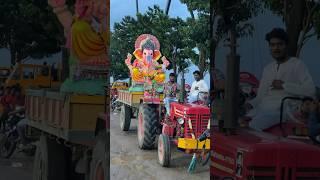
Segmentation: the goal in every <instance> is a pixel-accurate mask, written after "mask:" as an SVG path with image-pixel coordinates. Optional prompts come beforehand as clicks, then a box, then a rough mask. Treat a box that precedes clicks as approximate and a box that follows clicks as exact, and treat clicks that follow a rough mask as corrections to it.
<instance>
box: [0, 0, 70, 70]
mask: <svg viewBox="0 0 320 180" xmlns="http://www.w3.org/2000/svg"><path fill="white" fill-rule="evenodd" d="M0 24H1V27H0V47H1V48H7V49H8V50H9V51H10V54H11V64H14V63H15V61H16V60H17V61H21V60H23V59H25V58H27V57H31V58H36V59H40V58H43V57H46V56H50V55H51V54H53V53H57V52H59V51H60V45H61V44H62V43H63V42H64V35H63V29H62V27H61V26H60V24H59V23H58V21H57V19H56V17H55V15H54V14H53V13H52V11H51V9H49V8H48V5H47V3H42V2H40V1H32V0H10V1H2V3H0Z"/></svg>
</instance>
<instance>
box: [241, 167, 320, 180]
mask: <svg viewBox="0 0 320 180" xmlns="http://www.w3.org/2000/svg"><path fill="white" fill-rule="evenodd" d="M247 170H248V171H249V174H248V176H247V178H248V179H252V178H254V179H256V180H260V179H261V180H269V179H270V180H272V179H276V178H277V177H278V179H281V180H282V179H288V180H293V179H296V180H319V179H320V168H301V167H297V168H290V167H280V170H279V171H277V169H276V167H258V166H251V167H248V168H247ZM277 172H279V174H277Z"/></svg>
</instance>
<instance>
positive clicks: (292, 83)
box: [246, 28, 315, 131]
mask: <svg viewBox="0 0 320 180" xmlns="http://www.w3.org/2000/svg"><path fill="white" fill-rule="evenodd" d="M266 40H267V41H268V43H269V47H270V51H271V55H272V57H273V59H274V61H273V62H271V63H270V64H269V65H267V66H266V67H265V68H264V70H263V74H262V78H261V81H260V85H259V89H258V93H257V97H256V98H255V99H253V100H252V101H250V102H249V103H248V104H246V107H247V110H250V111H249V113H248V114H247V116H249V117H251V119H252V121H251V122H250V127H252V128H254V129H256V130H260V131H262V130H265V129H267V128H269V127H271V126H273V125H275V124H277V123H278V122H279V117H280V104H281V100H282V99H283V98H284V97H287V96H294V97H299V96H312V97H313V96H314V95H315V86H314V83H313V80H312V77H311V75H310V73H309V71H308V69H307V67H306V66H305V64H304V63H303V62H302V60H299V59H298V58H296V57H290V56H289V54H288V40H289V38H288V34H287V33H286V32H285V31H284V30H283V29H280V28H275V29H273V30H272V31H271V32H269V33H268V34H267V35H266Z"/></svg>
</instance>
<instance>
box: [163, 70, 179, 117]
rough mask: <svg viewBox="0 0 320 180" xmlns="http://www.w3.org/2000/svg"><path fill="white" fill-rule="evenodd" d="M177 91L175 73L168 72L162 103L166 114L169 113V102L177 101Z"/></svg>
mask: <svg viewBox="0 0 320 180" xmlns="http://www.w3.org/2000/svg"><path fill="white" fill-rule="evenodd" d="M178 92H179V85H178V84H177V82H176V75H175V74H174V73H170V75H169V81H168V82H167V83H166V84H165V86H164V103H165V107H166V111H167V115H170V103H171V102H176V101H177V95H178Z"/></svg>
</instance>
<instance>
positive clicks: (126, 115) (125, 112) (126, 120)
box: [120, 104, 132, 131]
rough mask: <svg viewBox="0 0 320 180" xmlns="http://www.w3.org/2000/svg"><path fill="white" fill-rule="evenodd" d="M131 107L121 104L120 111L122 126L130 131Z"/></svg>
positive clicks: (124, 129) (123, 129)
mask: <svg viewBox="0 0 320 180" xmlns="http://www.w3.org/2000/svg"><path fill="white" fill-rule="evenodd" d="M131 111H132V110H131V108H130V107H129V106H127V105H125V104H123V105H122V106H121V111H120V128H121V130H122V131H129V129H130V123H131V114H132V112H131Z"/></svg>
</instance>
